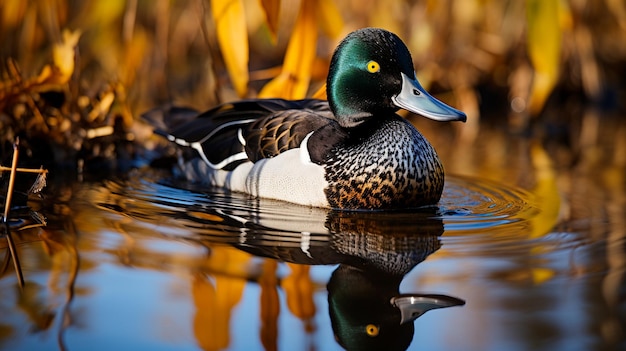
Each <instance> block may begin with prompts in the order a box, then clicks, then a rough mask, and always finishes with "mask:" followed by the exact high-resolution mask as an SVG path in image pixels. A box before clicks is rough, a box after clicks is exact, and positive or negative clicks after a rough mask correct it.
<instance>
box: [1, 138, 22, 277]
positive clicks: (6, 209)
mask: <svg viewBox="0 0 626 351" xmlns="http://www.w3.org/2000/svg"><path fill="white" fill-rule="evenodd" d="M19 144H20V140H19V138H18V139H16V140H15V143H13V161H12V162H11V177H10V178H9V187H8V188H7V197H6V201H5V203H4V218H3V219H2V220H3V222H4V223H3V224H4V229H5V231H6V237H7V243H8V244H9V251H10V252H11V258H12V259H13V266H14V267H15V274H16V275H17V280H18V282H19V285H20V288H22V287H23V286H24V276H23V275H22V268H21V266H20V261H19V258H18V256H17V249H16V248H15V243H14V242H13V237H12V236H11V229H10V228H9V210H10V208H11V198H12V197H13V186H14V185H15V174H16V172H17V158H18V156H19V152H18V150H19V149H18V146H19Z"/></svg>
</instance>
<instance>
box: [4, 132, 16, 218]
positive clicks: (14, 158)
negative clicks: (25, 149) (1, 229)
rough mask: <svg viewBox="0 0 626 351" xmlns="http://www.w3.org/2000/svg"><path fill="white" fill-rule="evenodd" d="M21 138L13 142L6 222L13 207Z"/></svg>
mask: <svg viewBox="0 0 626 351" xmlns="http://www.w3.org/2000/svg"><path fill="white" fill-rule="evenodd" d="M19 144H20V139H19V138H18V139H16V140H15V143H13V161H11V169H10V171H11V176H10V177H9V187H8V188H7V198H6V201H5V202H4V218H3V220H4V223H7V222H8V220H9V209H10V208H11V199H12V198H13V186H14V185H15V173H16V172H17V158H18V156H19V149H18V146H19Z"/></svg>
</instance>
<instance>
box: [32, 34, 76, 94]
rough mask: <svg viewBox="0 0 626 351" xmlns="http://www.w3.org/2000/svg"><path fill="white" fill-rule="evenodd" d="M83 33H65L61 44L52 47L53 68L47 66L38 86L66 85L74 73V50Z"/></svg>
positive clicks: (38, 79) (38, 80) (38, 78)
mask: <svg viewBox="0 0 626 351" xmlns="http://www.w3.org/2000/svg"><path fill="white" fill-rule="evenodd" d="M80 35H81V32H80V31H79V30H77V31H74V32H71V31H69V30H67V29H66V30H64V31H63V38H62V40H61V42H60V43H57V44H55V45H54V46H53V47H52V62H53V63H52V66H45V67H44V68H43V69H42V70H41V73H40V74H39V76H38V77H37V83H38V84H59V85H61V84H65V83H67V81H69V80H70V78H71V77H72V74H73V73H74V50H75V48H76V45H78V39H79V38H80Z"/></svg>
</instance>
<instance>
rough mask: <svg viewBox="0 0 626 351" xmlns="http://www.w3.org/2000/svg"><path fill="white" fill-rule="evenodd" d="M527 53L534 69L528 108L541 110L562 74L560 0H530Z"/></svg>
mask: <svg viewBox="0 0 626 351" xmlns="http://www.w3.org/2000/svg"><path fill="white" fill-rule="evenodd" d="M526 5H527V25H528V40H527V45H528V55H529V56H530V61H531V63H532V65H533V68H534V70H535V74H534V79H533V83H532V87H531V92H530V101H529V106H528V107H529V111H530V113H531V114H535V115H536V114H538V113H539V112H540V111H541V109H542V108H543V105H544V103H545V101H546V99H547V98H548V96H549V95H550V93H551V92H552V89H553V88H554V86H555V85H556V83H557V81H558V78H559V64H560V58H561V28H560V25H559V0H528V2H527V4H526Z"/></svg>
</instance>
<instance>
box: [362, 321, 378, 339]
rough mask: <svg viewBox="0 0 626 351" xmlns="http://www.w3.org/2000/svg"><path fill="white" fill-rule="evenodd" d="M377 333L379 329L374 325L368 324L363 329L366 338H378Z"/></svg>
mask: <svg viewBox="0 0 626 351" xmlns="http://www.w3.org/2000/svg"><path fill="white" fill-rule="evenodd" d="M379 331H380V329H378V326H377V325H374V324H368V325H367V326H366V327H365V332H366V333H367V335H368V336H371V337H374V336H378V332H379Z"/></svg>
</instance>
